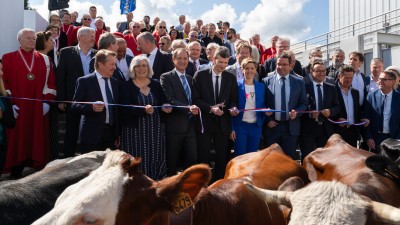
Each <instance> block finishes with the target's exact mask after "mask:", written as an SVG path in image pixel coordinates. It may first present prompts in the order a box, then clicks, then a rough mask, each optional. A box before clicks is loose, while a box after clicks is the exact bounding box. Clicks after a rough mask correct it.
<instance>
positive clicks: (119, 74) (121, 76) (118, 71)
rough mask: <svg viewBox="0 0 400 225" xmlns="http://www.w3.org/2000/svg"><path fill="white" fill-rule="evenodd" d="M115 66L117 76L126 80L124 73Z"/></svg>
mask: <svg viewBox="0 0 400 225" xmlns="http://www.w3.org/2000/svg"><path fill="white" fill-rule="evenodd" d="M115 67H116V71H117V73H118V76H119V77H120V78H121V79H122V80H126V79H125V76H124V74H123V73H122V71H121V69H120V68H119V67H118V66H115Z"/></svg>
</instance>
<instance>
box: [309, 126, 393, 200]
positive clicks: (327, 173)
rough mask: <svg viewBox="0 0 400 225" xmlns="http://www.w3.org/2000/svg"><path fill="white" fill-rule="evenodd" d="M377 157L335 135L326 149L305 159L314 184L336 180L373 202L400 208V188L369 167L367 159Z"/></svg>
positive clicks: (321, 149) (317, 151)
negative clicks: (366, 163) (366, 162)
mask: <svg viewBox="0 0 400 225" xmlns="http://www.w3.org/2000/svg"><path fill="white" fill-rule="evenodd" d="M373 155H375V154H374V153H371V152H367V151H364V150H360V149H357V148H354V147H352V146H351V145H349V144H347V143H346V142H345V141H343V139H342V138H341V137H340V135H337V134H334V135H332V136H331V137H330V138H329V140H328V142H327V143H326V145H325V146H324V147H323V148H319V149H317V150H315V151H314V152H312V153H311V154H310V155H308V156H307V157H306V158H304V161H303V166H304V168H305V169H306V170H307V173H308V176H309V178H310V180H311V181H317V180H318V181H333V180H336V181H339V182H341V183H343V184H346V185H347V186H349V187H350V188H352V189H353V191H354V192H356V193H358V194H361V195H363V196H366V197H368V198H370V199H371V200H373V201H377V202H381V203H385V204H389V205H391V206H394V207H400V197H399V194H400V186H399V185H397V184H396V183H395V182H394V181H393V180H391V179H389V178H387V177H383V176H381V175H379V174H377V173H375V172H373V171H372V170H371V169H370V168H368V167H367V166H366V165H365V160H366V159H367V158H368V157H370V156H373ZM396 193H397V194H396Z"/></svg>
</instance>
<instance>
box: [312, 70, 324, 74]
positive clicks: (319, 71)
mask: <svg viewBox="0 0 400 225" xmlns="http://www.w3.org/2000/svg"><path fill="white" fill-rule="evenodd" d="M313 71H314V72H315V73H326V70H313Z"/></svg>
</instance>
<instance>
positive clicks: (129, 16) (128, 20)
mask: <svg viewBox="0 0 400 225" xmlns="http://www.w3.org/2000/svg"><path fill="white" fill-rule="evenodd" d="M132 19H133V13H132V12H129V13H128V14H126V21H124V22H121V23H120V25H119V27H118V32H120V33H124V31H126V30H129V23H131V22H132Z"/></svg>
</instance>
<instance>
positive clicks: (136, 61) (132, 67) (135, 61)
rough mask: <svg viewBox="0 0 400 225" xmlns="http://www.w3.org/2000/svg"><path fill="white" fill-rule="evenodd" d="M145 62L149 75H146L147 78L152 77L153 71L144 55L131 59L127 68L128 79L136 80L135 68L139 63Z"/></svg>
mask: <svg viewBox="0 0 400 225" xmlns="http://www.w3.org/2000/svg"><path fill="white" fill-rule="evenodd" d="M142 61H145V62H146V64H147V69H148V71H149V74H148V75H147V76H148V77H149V78H151V77H153V74H154V72H153V69H152V68H151V67H150V61H149V59H147V57H146V56H145V55H138V56H135V57H134V58H133V59H132V62H131V65H130V66H129V77H130V78H131V79H132V80H134V79H135V78H136V74H135V67H136V66H138V65H139V64H140V62H142Z"/></svg>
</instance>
